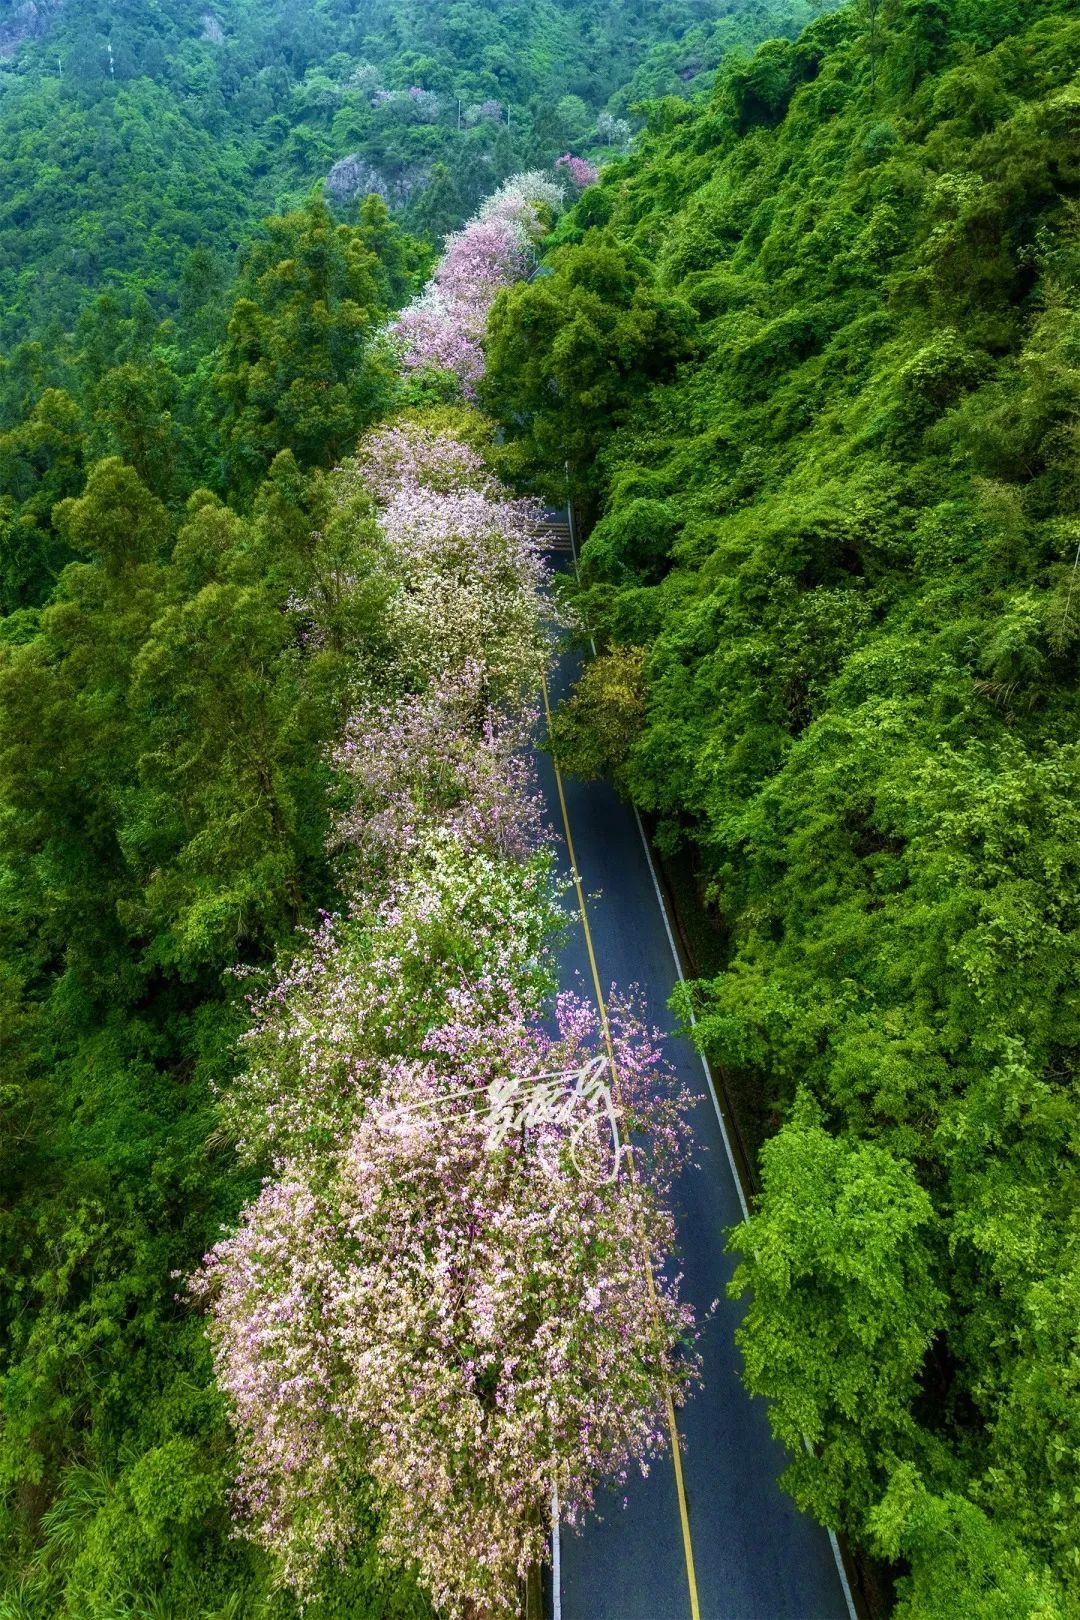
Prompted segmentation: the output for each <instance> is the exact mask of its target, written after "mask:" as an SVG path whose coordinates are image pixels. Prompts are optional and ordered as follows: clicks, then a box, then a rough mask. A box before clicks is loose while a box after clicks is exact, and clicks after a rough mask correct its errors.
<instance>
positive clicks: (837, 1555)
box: [552, 463, 859, 1620]
mask: <svg viewBox="0 0 1080 1620" xmlns="http://www.w3.org/2000/svg"><path fill="white" fill-rule="evenodd" d="M566 470H567V481H568V482H569V473H570V467H569V463H568V464H567V469H566ZM566 516H567V519H568V523H569V528H570V549H571V551H572V553H573V557H574V573H575V574H576V573H577V561H578V557H577V535H576V534H575V533H574V507H573V502H572V501H569V500H568V501H567V503H566ZM589 646H590V647H591V649H592V655H593V657H594V658H595V657H596V642H595V641H594V640H593V638H592V636H590V637H589ZM633 811H634V820H635V821H636V822H637V830H638V832H639V834H640V836H641V843H642V847H643V849H644V850H645V859H646V861H647V862H648V866H649V876H650V877H651V878H652V885H653V890H654V892H655V894H656V903H657V905H658V906H659V907H660V915H661V917H662V918H663V920H664V932H665V934H666V935H667V941H668V945H669V946H670V947H671V955H672V959H673V961H674V963H675V971H676V973H677V974H678V975H679V983H680V984H685V983H686V975H685V974H684V972H683V970H682V960H681V958H680V956H679V951H678V947H677V946H676V944H675V935H674V934H673V933H672V931H671V919H670V917H669V916H668V908H667V901H666V900H665V899H664V892H663V890H662V889H661V887H660V879H659V878H658V877H657V875H656V863H655V862H654V861H653V857H652V850H651V849H650V848H649V840H648V839H647V838H646V836H645V828H644V827H643V826H642V824H641V813H640V811H639V810H638V807H637V805H636V804H635V805H634V806H633ZM688 1011H689V1013H690V1022H691V1024H696V1023H697V1019H696V1018H695V1017H694V1010H693V1008H692V1007H691V1008H689V1009H688ZM698 1056H699V1057H700V1058H701V1066H702V1068H703V1069H704V1070H705V1079H706V1080H707V1082H708V1087H709V1096H710V1098H711V1099H712V1105H713V1107H714V1108H715V1109H716V1118H717V1121H718V1123H719V1126H720V1135H721V1136H722V1137H723V1138H724V1151H725V1152H726V1154H727V1162H728V1168H729V1169H730V1171H731V1179H732V1181H734V1183H735V1191H736V1192H737V1193H738V1195H739V1204H740V1207H741V1209H742V1212H743V1220H744V1221H745V1220H749V1218H750V1209H749V1206H748V1204H747V1202H746V1193H745V1192H744V1190H743V1184H742V1178H741V1176H740V1175H739V1172H738V1168H737V1167H736V1164H735V1155H734V1153H733V1152H732V1151H731V1139H730V1138H729V1136H728V1130H727V1126H726V1124H725V1123H724V1116H723V1113H722V1112H721V1109H720V1099H719V1098H718V1096H717V1094H716V1081H715V1080H714V1079H713V1073H712V1070H711V1069H710V1067H709V1060H708V1058H707V1057H706V1056H705V1054H704V1052H699V1053H698ZM803 1445H804V1446H805V1447H806V1449H807V1451H810V1450H811V1449H812V1448H811V1445H810V1442H809V1440H808V1439H807V1438H806V1436H805V1435H804V1436H803ZM555 1500H556V1502H558V1488H557V1487H556V1494H555ZM558 1533H559V1526H558V1522H557V1521H556V1523H555V1531H554V1534H555V1541H554V1547H555V1551H554V1554H553V1568H554V1569H555V1570H558V1567H559V1566H558V1562H557V1559H558V1556H559V1555H558ZM826 1534H827V1535H828V1538H829V1546H830V1547H831V1548H832V1555H833V1558H834V1560H835V1562H836V1573H837V1574H838V1575H839V1577H840V1587H841V1590H842V1591H843V1594H844V1602H845V1603H846V1604H847V1611H848V1617H849V1620H859V1613H858V1610H857V1609H856V1607H855V1599H854V1598H853V1597H852V1595H851V1585H850V1583H849V1581H848V1578H847V1570H846V1569H845V1568H844V1559H843V1556H842V1554H841V1552H840V1543H839V1542H838V1541H837V1539H836V1531H835V1530H828V1531H826ZM554 1585H555V1611H554V1615H553V1617H552V1620H562V1597H561V1594H560V1592H559V1582H558V1576H557V1575H556V1576H555V1578H554Z"/></svg>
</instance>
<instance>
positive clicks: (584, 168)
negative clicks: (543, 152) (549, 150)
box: [555, 152, 600, 191]
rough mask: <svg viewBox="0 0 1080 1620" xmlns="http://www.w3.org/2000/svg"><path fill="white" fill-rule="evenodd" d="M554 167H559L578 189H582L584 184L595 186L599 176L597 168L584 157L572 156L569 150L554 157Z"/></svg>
mask: <svg viewBox="0 0 1080 1620" xmlns="http://www.w3.org/2000/svg"><path fill="white" fill-rule="evenodd" d="M555 167H556V169H561V170H562V171H563V172H564V173H565V174H566V175H567V177H568V178H569V179H570V180H572V181H573V183H574V185H575V186H577V187H578V189H579V190H580V191H584V189H585V187H586V186H595V184H596V182H597V181H598V180H599V178H600V171H599V169H597V168H595V167H594V166H593V165H592V164H591V163H590V162H589V161H588V160H587V159H586V158H579V157H573V156H572V155H571V154H570V153H569V152H566V153H564V155H563V156H562V157H561V158H557V159H556V162H555Z"/></svg>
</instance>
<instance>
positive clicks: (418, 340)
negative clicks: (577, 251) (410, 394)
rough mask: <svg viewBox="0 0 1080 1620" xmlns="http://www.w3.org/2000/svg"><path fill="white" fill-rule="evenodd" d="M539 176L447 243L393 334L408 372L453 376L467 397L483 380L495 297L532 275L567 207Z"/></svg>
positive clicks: (521, 178)
mask: <svg viewBox="0 0 1080 1620" xmlns="http://www.w3.org/2000/svg"><path fill="white" fill-rule="evenodd" d="M563 196H564V193H563V189H562V187H561V186H559V185H558V184H556V183H555V182H554V181H552V180H551V179H550V178H549V177H548V176H547V175H544V174H542V173H541V172H539V171H530V172H529V173H526V174H520V175H515V176H514V177H513V179H511V180H508V181H507V182H506V184H505V185H504V186H502V187H501V188H500V189H499V190H498V191H497V192H495V194H494V195H493V196H492V197H490V198H489V199H488V201H487V202H486V203H485V204H484V206H483V207H482V208H481V209H480V211H479V213H478V214H477V215H476V216H475V217H474V218H473V219H471V220H470V221H469V223H468V224H467V225H466V226H464V228H463V229H462V230H460V231H458V232H456V233H455V234H454V235H452V236H448V237H447V239H446V245H445V248H444V251H443V256H442V258H441V259H440V261H439V264H438V266H437V267H436V270H435V274H434V276H433V277H432V279H431V281H429V283H428V285H427V287H426V288H425V289H424V292H423V293H422V294H421V296H420V297H419V298H418V299H417V300H416V301H415V302H414V303H412V304H410V305H409V307H408V308H407V309H406V310H404V311H403V313H402V314H401V315H400V316H399V317H398V319H397V320H396V321H395V322H394V323H393V325H392V326H391V327H390V334H391V337H392V338H393V339H394V341H395V343H396V347H397V350H398V354H399V356H400V359H401V363H402V365H403V366H404V368H405V369H406V371H415V370H422V369H427V370H436V371H450V372H453V373H454V374H455V375H456V376H457V377H458V379H459V381H460V382H461V384H462V387H463V389H464V391H465V393H466V395H468V396H471V395H472V394H473V393H474V392H475V388H476V384H477V383H478V382H479V380H480V378H481V377H482V376H483V372H484V357H483V347H482V344H483V337H484V332H485V329H486V327H487V318H488V315H489V313H490V310H491V306H492V304H493V303H494V302H495V298H496V296H497V294H498V293H499V291H500V289H501V288H503V287H508V286H510V285H511V283H512V282H514V281H517V280H519V279H520V278H521V277H522V276H523V275H524V274H525V273H526V271H527V269H528V266H529V261H530V257H531V253H532V249H533V246H534V244H535V243H536V242H537V241H538V240H539V238H540V237H541V236H542V235H543V232H544V230H545V229H546V227H547V226H548V225H549V224H550V222H551V220H552V218H553V217H554V215H555V214H556V213H557V212H558V210H559V208H560V207H561V206H562V202H563Z"/></svg>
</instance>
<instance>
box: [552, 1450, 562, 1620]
mask: <svg viewBox="0 0 1080 1620" xmlns="http://www.w3.org/2000/svg"><path fill="white" fill-rule="evenodd" d="M551 1620H562V1539H561V1535H560V1532H559V1481H558V1480H557V1479H556V1480H555V1481H554V1482H553V1483H552V1487H551Z"/></svg>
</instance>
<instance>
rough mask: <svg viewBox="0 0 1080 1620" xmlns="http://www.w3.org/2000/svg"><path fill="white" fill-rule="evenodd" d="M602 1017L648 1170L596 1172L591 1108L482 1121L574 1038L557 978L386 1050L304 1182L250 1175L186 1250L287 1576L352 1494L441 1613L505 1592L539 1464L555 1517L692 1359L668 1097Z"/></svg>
mask: <svg viewBox="0 0 1080 1620" xmlns="http://www.w3.org/2000/svg"><path fill="white" fill-rule="evenodd" d="M613 1034H614V1047H615V1055H616V1064H617V1070H618V1076H619V1088H618V1100H619V1106H620V1109H621V1119H622V1122H623V1124H624V1128H625V1129H627V1130H633V1131H635V1132H637V1133H639V1134H641V1133H644V1135H645V1138H646V1139H647V1140H648V1142H649V1144H650V1147H651V1149H652V1151H653V1155H654V1158H653V1163H654V1172H653V1174H652V1175H651V1176H649V1177H645V1176H641V1175H637V1176H631V1175H623V1176H621V1177H620V1178H618V1179H617V1180H613V1179H611V1176H610V1164H611V1157H612V1155H611V1142H610V1138H609V1137H608V1135H607V1124H606V1122H605V1121H598V1122H596V1123H595V1125H592V1124H590V1123H589V1122H586V1124H585V1128H584V1129H583V1130H582V1129H579V1130H578V1132H577V1133H576V1135H575V1139H574V1141H573V1152H572V1153H571V1151H570V1137H569V1126H568V1124H567V1123H566V1121H565V1120H559V1119H555V1118H553V1119H550V1120H547V1121H540V1122H539V1123H537V1124H536V1125H535V1126H534V1127H532V1128H531V1129H530V1130H529V1131H527V1132H523V1133H521V1134H518V1133H512V1134H506V1135H505V1136H502V1137H501V1138H500V1137H494V1138H493V1134H492V1130H491V1124H490V1119H489V1114H488V1113H487V1112H486V1111H485V1104H486V1102H487V1099H488V1098H489V1097H490V1095H491V1091H490V1088H491V1086H492V1084H493V1082H495V1081H497V1080H501V1081H502V1082H503V1083H504V1084H505V1083H506V1081H508V1080H511V1081H513V1080H517V1081H520V1082H524V1083H526V1084H529V1083H531V1082H532V1081H533V1078H534V1077H535V1076H537V1075H538V1074H544V1073H550V1072H552V1071H555V1072H561V1071H573V1070H576V1069H578V1068H580V1066H581V1065H582V1063H583V1062H586V1061H588V1059H589V1058H590V1057H591V1056H592V1055H593V1053H594V1052H595V1051H596V1050H597V1048H598V1045H599V1030H598V1027H597V1020H596V1014H595V1012H593V1010H592V1009H591V1008H589V1007H587V1006H585V1005H584V1004H583V1003H581V1002H579V1001H577V1000H576V999H574V998H570V997H562V998H560V1001H559V1004H558V1009H557V1033H556V1034H555V1035H554V1036H547V1035H545V1034H544V1033H543V1032H542V1030H541V1029H540V1028H539V1027H538V1026H537V1025H535V1024H533V1023H528V1024H524V1025H522V1024H519V1023H517V1022H516V1021H514V1020H509V1021H505V1020H504V1021H502V1022H501V1023H495V1024H487V1025H485V1024H482V1023H481V1024H479V1025H473V1024H463V1023H458V1024H456V1025H455V1026H454V1027H453V1031H452V1038H451V1039H447V1040H446V1041H445V1042H444V1047H445V1049H444V1051H443V1052H442V1053H441V1054H440V1057H439V1059H438V1060H427V1061H423V1060H421V1061H416V1060H404V1061H397V1062H393V1061H388V1062H386V1063H385V1064H384V1065H383V1066H382V1069H381V1071H380V1073H379V1075H378V1079H377V1089H378V1106H374V1107H372V1108H370V1109H369V1110H368V1111H367V1112H366V1113H365V1114H364V1116H363V1117H362V1119H361V1120H360V1122H359V1124H358V1126H357V1127H356V1129H355V1130H354V1131H353V1132H352V1134H351V1136H350V1137H349V1139H348V1141H347V1143H346V1144H345V1146H344V1147H343V1149H342V1150H341V1152H340V1154H339V1156H338V1157H337V1159H336V1160H335V1161H334V1163H333V1166H332V1170H331V1172H330V1174H329V1175H328V1176H327V1177H325V1178H324V1179H323V1180H322V1181H321V1182H320V1184H319V1190H318V1192H315V1191H313V1189H312V1187H311V1185H310V1184H309V1183H307V1182H305V1181H304V1180H302V1179H300V1178H297V1177H287V1178H285V1179H284V1180H283V1181H282V1183H281V1184H278V1185H275V1186H270V1187H267V1188H266V1189H265V1190H264V1192H263V1193H262V1194H261V1195H260V1197H259V1198H258V1199H257V1200H256V1201H255V1203H254V1204H252V1205H251V1206H250V1207H249V1208H248V1209H247V1210H246V1211H245V1214H244V1218H243V1222H242V1224H241V1228H240V1230H239V1232H238V1233H237V1234H236V1235H235V1236H234V1237H231V1238H227V1239H226V1240H224V1241H223V1242H222V1243H221V1244H219V1245H218V1247H217V1249H215V1250H214V1251H213V1253H212V1254H211V1255H209V1256H208V1257H207V1260H206V1262H205V1265H204V1268H203V1270H202V1272H201V1273H200V1275H199V1276H198V1277H197V1278H196V1279H195V1281H194V1284H193V1288H194V1291H195V1294H196V1296H197V1297H199V1298H201V1299H202V1300H203V1301H205V1303H206V1305H207V1307H208V1309H209V1311H210V1313H211V1337H212V1340H213V1343H214V1348H215V1354H216V1360H217V1370H218V1378H219V1382H220V1384H221V1386H222V1388H223V1389H224V1390H225V1392H226V1394H227V1395H228V1397H229V1399H230V1401H231V1403H232V1407H233V1412H234V1417H235V1421H236V1426H237V1431H238V1435H239V1438H240V1445H241V1455H242V1472H241V1477H240V1483H239V1497H240V1501H241V1503H242V1505H243V1508H244V1510H245V1513H246V1515H247V1517H248V1519H249V1523H250V1526H251V1530H252V1533H253V1534H254V1536H255V1537H256V1539H257V1540H259V1541H260V1542H261V1543H263V1544H264V1545H265V1546H267V1547H268V1548H269V1549H270V1550H271V1551H273V1552H274V1553H275V1554H277V1555H278V1556H279V1557H280V1559H281V1560H282V1564H283V1567H284V1570H285V1572H286V1575H287V1577H288V1579H289V1580H290V1581H291V1582H292V1583H293V1584H295V1585H296V1586H298V1587H299V1588H301V1589H303V1588H304V1586H305V1585H306V1584H308V1583H309V1582H310V1580H311V1578H312V1576H313V1574H314V1572H315V1570H316V1569H317V1566H318V1562H319V1560H320V1559H321V1558H322V1557H323V1556H325V1554H326V1553H327V1552H331V1551H333V1550H335V1549H341V1548H342V1547H343V1546H345V1545H346V1544H347V1542H348V1541H349V1539H350V1537H351V1536H352V1535H353V1534H355V1532H356V1530H357V1527H358V1514H359V1512H360V1511H362V1510H363V1509H364V1508H367V1507H370V1506H372V1505H373V1506H374V1507H375V1508H376V1509H377V1511H378V1517H379V1525H380V1535H381V1540H382V1545H383V1547H384V1549H385V1550H386V1552H387V1553H388V1554H389V1556H390V1557H392V1558H393V1559H394V1560H395V1561H396V1562H399V1563H404V1564H408V1565H412V1566H415V1567H416V1568H417V1569H418V1572H419V1574H420V1578H421V1579H422V1581H423V1582H424V1584H425V1585H426V1586H427V1587H428V1588H429V1590H430V1591H431V1593H432V1596H433V1598H434V1600H435V1602H436V1603H437V1604H438V1605H439V1606H440V1608H442V1609H443V1610H444V1611H445V1612H446V1613H447V1614H448V1615H449V1616H461V1615H464V1614H466V1613H468V1612H469V1610H470V1606H472V1611H473V1612H475V1611H476V1609H480V1610H482V1611H483V1612H486V1613H490V1614H492V1615H499V1616H502V1615H511V1614H512V1613H514V1611H515V1606H516V1594H517V1586H518V1582H519V1580H521V1579H522V1578H523V1577H524V1575H525V1574H526V1572H527V1570H528V1569H529V1568H530V1567H531V1566H532V1565H534V1564H535V1563H537V1562H538V1561H539V1560H540V1559H541V1558H542V1556H543V1554H544V1550H545V1540H546V1529H547V1516H548V1512H549V1508H550V1500H551V1493H552V1486H553V1483H554V1482H555V1481H557V1482H558V1488H559V1494H560V1499H561V1502H562V1504H563V1508H564V1511H565V1512H566V1515H567V1517H568V1519H570V1521H571V1522H577V1521H578V1520H579V1519H580V1518H581V1516H582V1515H583V1514H584V1513H585V1512H587V1511H588V1510H589V1508H590V1507H591V1506H592V1505H593V1502H594V1499H595V1493H596V1490H597V1487H598V1485H599V1484H600V1483H601V1482H602V1481H603V1480H605V1479H616V1480H620V1479H622V1478H623V1477H625V1474H626V1472H627V1469H628V1467H629V1466H630V1465H631V1464H632V1463H633V1462H634V1461H637V1462H639V1463H640V1464H641V1465H642V1467H643V1469H644V1470H645V1471H647V1469H648V1459H649V1458H650V1457H652V1456H653V1455H655V1454H656V1453H657V1452H658V1451H659V1450H661V1449H662V1447H663V1444H664V1421H663V1415H664V1403H665V1398H666V1393H667V1392H669V1391H674V1392H675V1394H676V1396H678V1395H679V1394H680V1393H681V1392H682V1391H683V1390H684V1389H685V1387H686V1385H687V1383H688V1382H689V1380H690V1379H691V1378H692V1377H693V1375H694V1370H695V1367H694V1361H693V1357H692V1355H689V1354H686V1353H680V1345H681V1342H682V1341H683V1340H684V1339H685V1338H686V1337H687V1336H688V1334H689V1332H690V1329H691V1316H690V1312H689V1311H688V1309H687V1308H686V1307H685V1306H683V1305H681V1304H680V1302H679V1298H678V1284H677V1280H669V1279H667V1278H666V1277H665V1275H664V1273H663V1270H662V1265H663V1261H664V1258H665V1256H666V1255H667V1253H668V1252H669V1250H670V1247H671V1244H672V1240H673V1231H672V1224H671V1218H670V1216H669V1215H668V1214H667V1212H666V1210H665V1208H664V1206H663V1203H662V1202H661V1199H660V1196H659V1186H660V1185H661V1184H662V1178H663V1175H664V1173H665V1170H666V1169H667V1168H668V1167H669V1166H670V1165H671V1163H672V1162H673V1160H675V1159H677V1157H678V1155H679V1154H680V1153H681V1151H682V1145H683V1133H682V1130H681V1126H680V1117H681V1116H680V1106H681V1099H680V1098H679V1097H678V1095H677V1094H676V1093H675V1092H674V1091H673V1089H672V1087H671V1083H670V1080H669V1078H668V1077H667V1076H665V1075H664V1073H663V1067H662V1065H661V1064H660V1062H659V1058H658V1053H657V1050H656V1047H655V1044H654V1042H653V1040H652V1039H651V1037H650V1036H649V1034H648V1032H647V1031H645V1030H643V1029H642V1028H641V1026H640V1025H639V1024H637V1022H636V1021H635V1020H634V1018H633V1017H632V1015H631V1014H630V1013H629V1012H628V1011H627V1010H626V1009H622V1010H621V1011H620V1012H619V1013H618V1015H617V1018H616V1021H615V1028H614V1031H613ZM657 1166H659V1170H657V1168H656V1167H657ZM358 1459H362V1465H363V1473H364V1479H363V1480H362V1479H361V1478H360V1476H359V1473H358V1470H357V1467H356V1461H355V1460H358Z"/></svg>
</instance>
